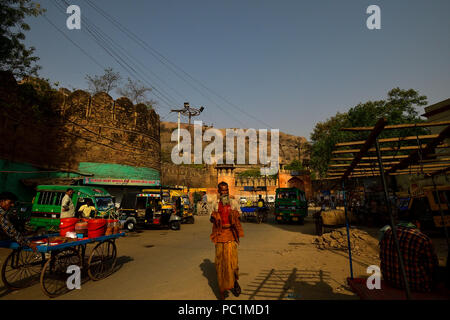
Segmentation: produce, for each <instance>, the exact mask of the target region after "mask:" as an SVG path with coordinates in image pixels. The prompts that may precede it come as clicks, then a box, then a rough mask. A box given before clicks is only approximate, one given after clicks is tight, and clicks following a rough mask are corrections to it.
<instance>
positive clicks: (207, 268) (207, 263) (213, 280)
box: [200, 259, 220, 299]
mask: <svg viewBox="0 0 450 320" xmlns="http://www.w3.org/2000/svg"><path fill="white" fill-rule="evenodd" d="M200 269H201V270H202V272H203V276H204V277H205V278H206V279H208V285H209V286H210V288H211V290H212V291H213V293H214V295H215V296H216V298H217V299H219V298H220V289H219V283H218V282H217V274H216V265H215V264H214V262H212V261H211V260H209V259H203V262H202V263H201V264H200Z"/></svg>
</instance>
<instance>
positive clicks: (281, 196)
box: [275, 188, 308, 224]
mask: <svg viewBox="0 0 450 320" xmlns="http://www.w3.org/2000/svg"><path fill="white" fill-rule="evenodd" d="M307 215H308V203H307V200H306V196H305V192H303V191H302V190H300V189H297V188H278V189H277V190H276V196H275V220H276V221H277V222H278V223H284V222H298V223H301V224H303V222H304V219H305V217H306V216H307Z"/></svg>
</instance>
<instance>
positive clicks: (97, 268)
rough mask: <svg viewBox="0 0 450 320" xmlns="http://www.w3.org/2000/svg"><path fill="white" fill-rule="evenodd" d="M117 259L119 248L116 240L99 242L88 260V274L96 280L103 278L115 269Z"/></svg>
mask: <svg viewBox="0 0 450 320" xmlns="http://www.w3.org/2000/svg"><path fill="white" fill-rule="evenodd" d="M116 260H117V248H116V244H115V243H114V241H110V240H108V241H104V242H100V243H99V244H97V245H96V246H95V248H94V250H92V253H91V255H90V256H89V260H88V274H89V277H90V278H91V279H92V280H94V281H97V280H101V279H104V278H106V277H107V276H109V275H110V274H111V273H113V271H114V267H115V266H116Z"/></svg>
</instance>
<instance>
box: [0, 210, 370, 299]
mask: <svg viewBox="0 0 450 320" xmlns="http://www.w3.org/2000/svg"><path fill="white" fill-rule="evenodd" d="M243 227H244V232H245V237H244V238H242V239H241V244H240V246H239V267H240V281H239V282H240V284H241V287H242V294H241V296H240V297H239V298H236V297H234V296H233V295H232V294H231V293H230V295H229V297H228V298H227V299H229V300H234V299H357V297H356V296H355V295H354V294H353V293H352V292H350V291H348V290H347V288H346V284H345V279H346V277H348V276H349V264H348V258H347V254H346V253H345V252H342V251H330V250H319V249H317V248H316V247H315V246H314V245H313V244H312V240H313V238H314V223H313V222H312V220H311V219H310V218H308V219H307V220H306V222H305V225H303V226H301V225H278V224H276V223H274V222H273V221H272V220H270V221H269V223H264V224H255V223H250V222H247V223H244V224H243ZM210 232H211V224H210V222H209V220H208V217H206V216H202V217H196V222H195V224H193V225H182V228H181V230H180V231H171V230H143V231H141V232H139V233H132V234H130V235H129V236H127V237H126V238H121V239H119V240H118V241H117V247H118V263H117V270H116V272H115V273H114V274H112V275H111V276H109V277H108V278H106V279H104V280H101V281H97V282H94V281H85V282H83V284H82V286H81V289H80V290H73V291H71V292H69V293H67V294H65V295H63V296H61V297H59V298H57V299H88V300H91V299H216V298H217V294H218V292H217V291H218V288H217V282H216V274H215V267H214V245H213V243H212V242H210V240H209V234H210ZM7 253H8V251H7V250H4V249H1V251H0V259H1V261H2V262H3V261H4V259H5V257H6V254H7ZM371 264H376V265H378V264H379V261H378V259H377V258H376V257H373V256H372V257H366V256H364V257H363V256H356V257H354V262H353V268H354V274H355V276H357V275H364V276H367V274H366V268H367V266H369V265H371ZM0 298H1V299H47V297H46V296H45V295H44V294H43V293H42V292H41V289H40V286H39V284H36V285H34V286H32V287H30V288H26V289H23V290H20V291H14V292H8V291H6V290H5V288H4V287H3V288H0Z"/></svg>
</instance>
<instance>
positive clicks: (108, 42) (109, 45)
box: [53, 0, 175, 107]
mask: <svg viewBox="0 0 450 320" xmlns="http://www.w3.org/2000/svg"><path fill="white" fill-rule="evenodd" d="M64 2H65V3H66V5H68V3H67V2H66V1H65V0H64ZM53 3H54V5H55V6H56V7H57V8H58V9H59V10H60V11H61V12H62V13H63V14H64V8H63V6H62V4H61V3H58V2H57V0H54V1H53ZM84 21H85V23H84V24H85V26H86V27H85V28H83V30H87V32H88V33H89V34H90V35H91V36H92V38H93V39H94V41H95V42H96V43H97V44H98V45H99V46H100V47H101V48H102V49H103V50H104V51H105V52H106V53H107V54H108V55H109V56H110V57H111V58H113V59H114V60H115V61H116V62H117V63H118V64H119V65H120V66H121V67H122V68H123V69H124V70H125V71H127V72H128V73H129V74H130V75H131V76H132V77H133V78H135V79H140V80H142V79H143V77H142V76H139V72H138V71H137V70H136V69H135V68H134V67H133V66H131V65H130V64H129V63H128V62H127V61H126V60H125V59H123V58H122V56H121V55H120V54H117V53H116V50H115V49H114V46H115V47H117V46H118V45H117V44H116V43H115V42H114V41H113V40H112V39H111V38H110V37H108V36H107V35H105V33H104V32H102V31H101V30H100V29H99V28H98V27H96V26H95V25H94V24H93V23H91V22H90V21H89V19H87V18H85V19H84ZM108 38H109V39H108ZM125 55H127V54H126V53H125ZM143 82H145V83H146V84H147V85H149V86H150V87H151V88H152V89H153V90H154V92H153V93H154V94H155V95H156V96H157V97H158V98H159V99H160V100H161V101H162V102H164V103H165V104H167V107H170V105H173V103H175V101H174V100H172V99H171V98H169V97H167V95H165V94H164V93H162V92H161V91H160V90H159V89H157V88H156V87H155V86H153V85H152V84H150V83H149V82H148V81H146V80H145V79H143ZM170 100H172V102H171V101H170Z"/></svg>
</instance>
